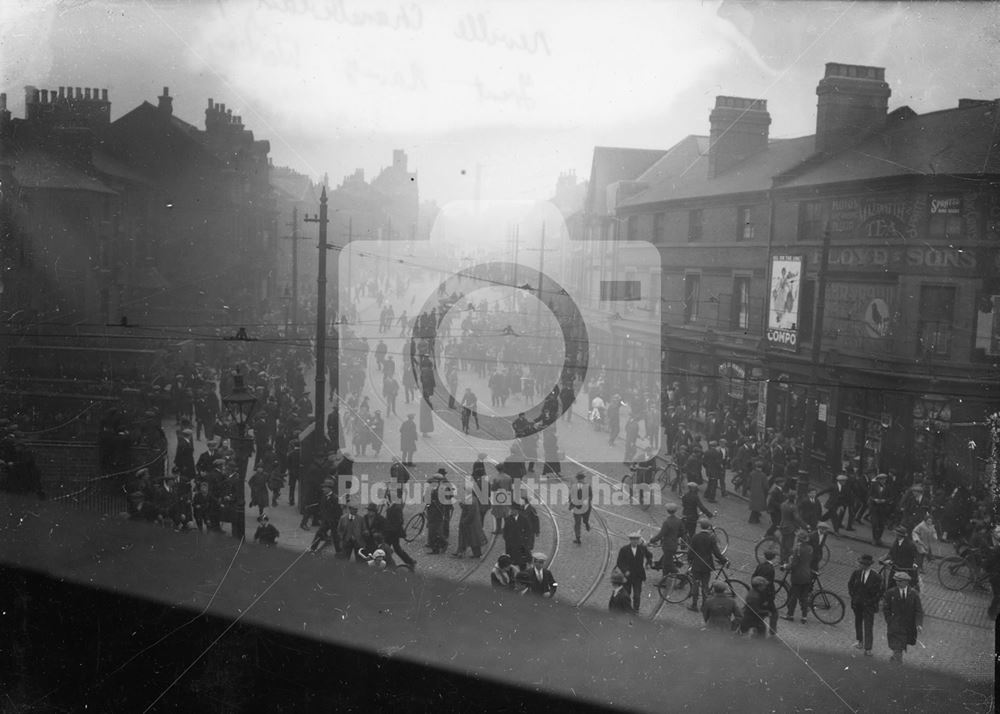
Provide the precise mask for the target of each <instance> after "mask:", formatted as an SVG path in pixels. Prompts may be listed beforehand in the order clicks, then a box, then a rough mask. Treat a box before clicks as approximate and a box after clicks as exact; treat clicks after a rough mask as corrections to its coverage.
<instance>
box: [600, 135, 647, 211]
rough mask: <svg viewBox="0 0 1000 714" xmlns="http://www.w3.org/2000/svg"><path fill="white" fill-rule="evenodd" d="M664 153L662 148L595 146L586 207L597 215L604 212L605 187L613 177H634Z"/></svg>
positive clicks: (625, 178)
mask: <svg viewBox="0 0 1000 714" xmlns="http://www.w3.org/2000/svg"><path fill="white" fill-rule="evenodd" d="M665 153H666V152H665V151H663V150H662V149H626V148H620V147H611V146H595V147H594V158H593V161H592V163H591V167H590V181H589V184H588V186H587V202H586V204H585V205H586V209H587V211H589V212H590V213H592V214H598V215H601V214H607V213H608V207H607V194H606V191H605V189H606V188H607V187H608V186H609V185H610V184H612V183H614V182H615V181H628V180H632V179H635V178H636V177H637V176H639V174H641V173H642V172H643V171H645V170H646V169H648V168H649V167H650V166H651V165H652V164H653V163H654V162H655V161H656V160H657V159H659V158H660V157H661V156H663V155H664V154H665Z"/></svg>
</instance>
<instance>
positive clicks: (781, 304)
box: [767, 255, 804, 352]
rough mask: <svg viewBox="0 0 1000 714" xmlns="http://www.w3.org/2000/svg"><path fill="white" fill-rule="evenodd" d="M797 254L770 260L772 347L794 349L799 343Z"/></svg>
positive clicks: (769, 338)
mask: <svg viewBox="0 0 1000 714" xmlns="http://www.w3.org/2000/svg"><path fill="white" fill-rule="evenodd" d="M803 263H804V260H803V258H802V256H800V255H776V256H774V257H773V258H772V259H771V290H770V294H769V296H768V298H769V304H768V309H767V342H768V344H769V345H771V346H772V347H778V348H780V349H786V350H791V351H793V352H794V351H796V350H797V349H798V342H799V289H800V288H801V287H802V266H803Z"/></svg>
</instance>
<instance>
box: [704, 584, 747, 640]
mask: <svg viewBox="0 0 1000 714" xmlns="http://www.w3.org/2000/svg"><path fill="white" fill-rule="evenodd" d="M701 614H702V617H704V618H705V624H706V625H707V626H708V628H709V629H711V630H720V631H722V632H731V631H732V630H733V627H734V624H735V623H736V622H738V621H739V619H740V608H739V605H737V604H736V598H735V597H733V595H732V593H731V592H730V591H729V586H728V585H726V584H725V583H723V582H720V581H716V582H714V583H712V594H711V595H709V596H707V597H706V598H705V602H704V603H703V604H702V606H701Z"/></svg>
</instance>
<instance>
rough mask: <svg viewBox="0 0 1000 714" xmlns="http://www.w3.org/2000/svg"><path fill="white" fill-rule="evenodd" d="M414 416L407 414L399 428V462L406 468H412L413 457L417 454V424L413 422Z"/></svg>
mask: <svg viewBox="0 0 1000 714" xmlns="http://www.w3.org/2000/svg"><path fill="white" fill-rule="evenodd" d="M415 416H416V414H407V415H406V421H404V422H403V423H402V425H401V426H400V427H399V454H400V460H401V461H402V462H403V464H404V465H406V466H413V455H414V454H415V453H417V423H416V422H415V421H413V417H415Z"/></svg>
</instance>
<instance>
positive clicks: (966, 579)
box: [938, 555, 972, 590]
mask: <svg viewBox="0 0 1000 714" xmlns="http://www.w3.org/2000/svg"><path fill="white" fill-rule="evenodd" d="M938 580H939V581H941V585H942V586H943V587H945V588H947V589H948V590H965V588H967V587H969V584H970V583H972V568H971V567H969V564H968V563H967V562H966V560H965V558H963V557H962V556H960V555H952V556H949V557H947V558H945V559H943V560H942V561H941V563H940V564H939V565H938Z"/></svg>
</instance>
